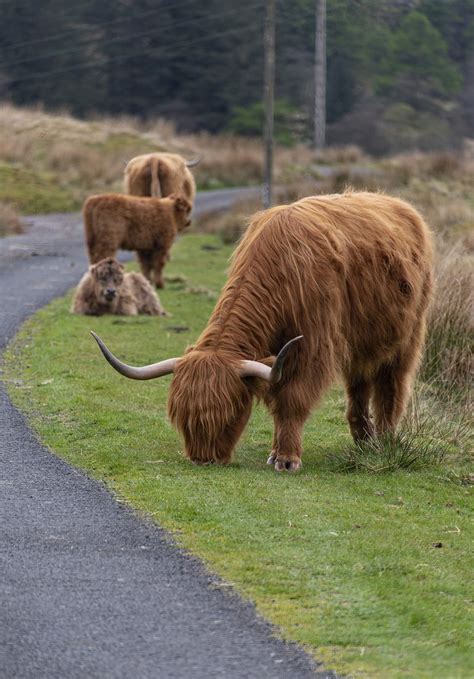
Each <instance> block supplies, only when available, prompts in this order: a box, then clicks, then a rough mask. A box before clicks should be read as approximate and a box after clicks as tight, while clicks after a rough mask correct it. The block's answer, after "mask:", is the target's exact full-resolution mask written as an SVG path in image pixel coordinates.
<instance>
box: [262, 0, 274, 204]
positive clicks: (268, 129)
mask: <svg viewBox="0 0 474 679" xmlns="http://www.w3.org/2000/svg"><path fill="white" fill-rule="evenodd" d="M263 44H264V50H265V71H264V109H265V123H264V130H263V139H264V146H265V177H264V181H263V207H264V208H265V209H266V208H268V207H270V206H271V205H272V201H273V106H274V98H275V0H266V15H265V33H264V37H263Z"/></svg>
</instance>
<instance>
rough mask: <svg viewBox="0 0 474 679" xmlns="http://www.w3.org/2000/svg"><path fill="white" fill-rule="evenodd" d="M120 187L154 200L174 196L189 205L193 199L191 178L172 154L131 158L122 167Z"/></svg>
mask: <svg viewBox="0 0 474 679" xmlns="http://www.w3.org/2000/svg"><path fill="white" fill-rule="evenodd" d="M124 188H125V192H126V193H130V194H132V195H134V196H153V197H155V198H161V197H165V196H169V195H170V194H172V193H177V194H181V195H183V196H185V197H186V198H187V199H188V200H189V201H190V202H191V203H193V202H194V198H195V196H196V183H195V181H194V177H193V175H192V174H191V172H190V170H189V168H187V167H186V162H185V160H184V159H183V158H181V156H179V155H177V154H176V153H147V154H145V155H143V156H136V158H132V160H130V161H129V162H128V163H127V166H126V167H125V171H124Z"/></svg>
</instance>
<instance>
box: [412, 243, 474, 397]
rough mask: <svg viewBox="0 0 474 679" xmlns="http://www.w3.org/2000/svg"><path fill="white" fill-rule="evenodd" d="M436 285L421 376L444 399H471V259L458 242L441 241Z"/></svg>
mask: <svg viewBox="0 0 474 679" xmlns="http://www.w3.org/2000/svg"><path fill="white" fill-rule="evenodd" d="M435 272H436V273H435V275H436V288H435V295H434V300H433V303H432V305H431V308H430V312H429V320H428V333H427V339H426V345H425V354H424V358H423V362H422V365H421V371H420V375H421V378H422V379H423V381H424V382H426V383H428V384H430V385H432V387H433V389H434V390H436V391H437V392H439V395H440V397H442V398H443V399H444V398H445V397H446V395H449V396H450V397H451V398H454V399H455V400H456V401H458V402H459V403H460V404H463V403H467V402H469V401H470V400H471V398H472V388H473V375H474V304H473V303H474V258H473V257H472V255H470V254H469V253H468V252H466V250H465V249H464V248H463V245H462V243H460V242H458V243H457V244H456V245H455V246H453V247H451V248H447V247H446V245H444V246H443V244H442V241H440V245H439V252H438V258H437V262H436V269H435Z"/></svg>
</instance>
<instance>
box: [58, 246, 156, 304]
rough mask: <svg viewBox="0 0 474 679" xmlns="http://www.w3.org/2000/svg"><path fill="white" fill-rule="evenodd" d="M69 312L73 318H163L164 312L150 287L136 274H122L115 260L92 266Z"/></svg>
mask: <svg viewBox="0 0 474 679" xmlns="http://www.w3.org/2000/svg"><path fill="white" fill-rule="evenodd" d="M71 311H72V312H73V313H75V314H86V315H89V316H102V315H103V314H117V315H120V316H136V315H137V314H147V315H148V316H166V315H167V314H166V311H165V310H164V309H163V307H162V306H161V304H160V300H159V299H158V296H157V295H156V293H155V291H154V290H153V288H152V287H151V285H150V283H149V282H148V281H147V280H146V278H144V277H143V276H142V275H141V274H139V273H134V272H132V273H124V271H123V266H122V265H121V264H120V263H119V262H117V260H115V259H110V258H109V259H102V260H101V261H100V262H98V263H97V264H93V265H92V266H90V267H89V270H88V271H86V273H85V274H84V276H83V277H82V278H81V280H80V282H79V285H78V288H77V290H76V294H75V295H74V300H73V303H72V307H71Z"/></svg>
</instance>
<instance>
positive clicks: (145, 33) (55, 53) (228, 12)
mask: <svg viewBox="0 0 474 679" xmlns="http://www.w3.org/2000/svg"><path fill="white" fill-rule="evenodd" d="M257 4H258V3H251V4H250V5H249V7H250V8H252V7H256V6H257ZM240 11H241V10H240V8H235V7H234V8H231V9H227V10H226V11H225V12H221V13H217V14H213V18H221V17H228V16H229V15H230V16H233V15H234V14H236V13H237V14H238V13H240ZM203 19H205V20H207V17H202V18H201V21H202V20H203ZM190 23H193V24H195V25H199V23H200V20H197V19H193V18H188V19H184V20H182V21H170V22H169V23H167V24H160V26H159V27H158V29H159V30H160V31H161V30H163V29H167V28H170V27H173V28H174V27H175V26H176V27H180V26H185V25H186V24H190ZM94 28H95V27H94ZM156 31H157V29H156V27H155V28H153V29H149V30H147V31H141V32H140V33H133V34H131V35H124V36H121V37H116V38H110V39H108V40H107V45H110V44H111V43H116V42H122V41H124V40H133V39H135V38H141V37H146V36H148V35H152V34H156ZM101 39H102V36H94V37H92V36H91V37H90V38H89V39H87V40H85V41H84V44H89V43H93V42H96V41H99V40H101ZM84 44H82V45H78V46H77V47H73V48H71V49H65V50H55V51H53V52H48V53H47V54H40V55H35V56H34V57H28V58H26V59H20V60H19V61H10V62H0V68H5V69H8V68H11V67H12V66H19V65H20V64H26V63H29V62H31V61H38V59H49V58H51V57H55V56H61V55H63V54H73V53H74V52H80V51H81V50H82V49H83V47H84Z"/></svg>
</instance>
